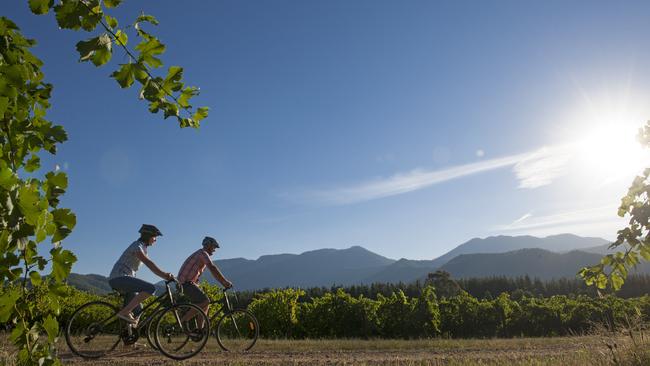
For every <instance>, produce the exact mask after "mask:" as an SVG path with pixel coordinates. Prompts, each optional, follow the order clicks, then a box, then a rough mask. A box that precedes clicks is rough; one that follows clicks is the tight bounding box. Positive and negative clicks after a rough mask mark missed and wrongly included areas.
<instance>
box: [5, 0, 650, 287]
mask: <svg viewBox="0 0 650 366" xmlns="http://www.w3.org/2000/svg"><path fill="white" fill-rule="evenodd" d="M7 4H8V6H7ZM142 10H144V11H145V12H147V13H150V14H153V15H155V16H156V17H157V18H158V19H159V20H160V23H161V24H160V26H158V27H157V29H156V30H155V33H156V34H157V35H159V37H160V38H161V40H162V41H163V43H165V44H166V45H167V52H166V54H165V56H164V61H165V64H166V65H167V66H170V65H182V66H184V67H185V69H186V73H185V78H186V80H187V82H188V83H190V84H192V85H198V86H200V87H201V91H202V93H201V95H200V96H199V97H197V98H196V100H195V104H196V105H207V106H210V107H211V113H210V117H209V118H208V119H207V120H205V121H204V122H203V124H202V126H201V128H200V129H199V130H190V129H184V130H180V129H179V128H178V126H177V125H176V124H175V122H174V121H172V120H167V121H165V120H162V116H160V115H151V114H149V113H148V112H147V110H146V105H145V104H144V103H142V102H141V101H139V100H138V99H137V90H135V89H134V90H127V91H124V90H120V89H119V88H118V86H117V84H116V83H115V81H114V80H112V79H110V78H108V77H107V76H108V74H110V72H112V70H113V68H114V67H115V65H116V63H117V62H125V60H126V58H125V57H124V55H123V54H122V53H121V52H120V51H116V52H115V54H114V57H113V62H112V63H111V64H109V65H108V66H106V67H103V68H95V67H94V66H92V65H90V64H85V63H78V62H77V59H78V55H77V53H76V51H75V48H74V46H75V44H76V42H77V41H79V40H81V39H85V38H89V37H90V36H91V35H89V34H86V33H85V32H70V31H60V30H58V29H57V27H56V24H55V21H54V19H53V16H52V15H51V14H50V15H47V16H41V17H37V16H34V15H31V14H30V13H29V10H28V7H27V2H26V1H23V0H10V1H9V2H7V3H6V4H5V6H3V9H2V12H1V13H2V15H5V16H8V17H9V18H11V19H13V20H14V21H15V22H16V23H17V24H18V25H19V26H20V27H21V29H22V31H23V32H24V33H25V34H26V35H27V36H29V37H32V38H36V39H37V40H38V42H39V45H38V46H37V47H36V48H35V52H36V54H37V55H38V56H40V57H41V58H42V59H43V60H44V61H45V67H44V70H45V73H46V77H47V80H48V81H49V82H51V83H53V84H54V86H55V89H54V96H53V107H52V108H51V109H50V111H49V114H48V115H49V117H50V118H51V119H52V120H54V121H56V122H58V123H60V124H62V125H64V126H65V128H66V130H67V131H68V133H69V137H70V140H69V141H68V142H67V143H65V144H64V145H63V146H62V147H61V149H60V153H59V154H58V155H57V156H56V157H54V158H52V159H45V160H44V161H45V164H46V167H47V168H50V169H52V168H54V166H55V165H58V166H59V167H60V168H61V169H63V170H65V171H67V173H68V174H69V176H70V180H71V184H70V189H69V191H68V193H67V195H66V197H65V199H64V201H63V202H64V204H65V206H67V207H70V208H72V209H73V210H74V211H75V212H76V214H77V217H78V224H77V227H76V229H75V231H74V233H73V234H72V235H71V236H70V238H69V239H68V240H67V241H66V243H65V246H67V247H69V248H71V249H72V250H73V251H74V252H75V253H77V255H78V257H79V262H78V263H77V264H76V265H75V267H74V271H75V272H79V273H99V274H104V275H107V274H108V272H109V271H110V268H111V266H112V265H113V263H114V261H115V260H116V259H117V257H118V256H119V255H120V253H121V252H122V250H123V249H124V248H125V247H126V246H127V245H128V244H129V243H130V242H131V241H133V240H134V239H135V238H136V237H137V229H138V227H139V226H140V224H142V223H151V224H155V225H157V226H158V227H159V228H160V229H161V230H162V231H163V233H164V234H165V235H164V237H162V238H161V239H160V240H159V241H158V243H157V244H156V246H155V247H154V248H153V249H152V250H151V251H150V256H151V257H152V258H153V259H154V261H156V262H157V263H159V264H160V266H161V267H162V268H163V269H165V270H169V271H171V272H176V271H177V269H178V267H179V266H180V264H181V263H182V261H183V260H184V258H185V257H186V255H189V254H190V253H191V252H192V251H193V250H195V248H198V247H199V245H200V241H201V239H202V237H203V236H204V235H211V236H214V237H216V238H217V239H218V240H219V241H220V242H221V243H222V249H221V250H220V251H219V252H217V254H216V257H217V258H233V257H245V258H250V259H255V258H257V257H259V256H260V255H264V254H274V253H301V252H304V251H307V250H313V249H319V248H347V247H350V246H352V245H361V246H363V247H365V248H367V249H369V250H372V251H374V252H376V253H379V254H381V255H384V256H387V257H390V258H395V259H398V258H402V257H405V258H409V259H432V258H435V257H437V256H439V255H441V254H444V253H445V252H446V251H448V250H450V249H452V248H453V247H455V246H457V245H459V244H461V243H463V242H465V241H467V240H469V239H471V238H473V237H486V236H491V235H500V234H504V235H515V234H531V235H538V236H545V235H552V234H558V233H565V232H571V233H575V234H578V235H585V236H600V237H604V238H607V239H612V238H614V237H615V233H616V230H617V229H618V228H620V227H622V225H623V224H624V220H623V221H622V220H621V219H619V218H617V216H616V207H617V205H618V203H619V200H620V197H621V196H622V195H623V194H624V193H625V191H626V189H627V186H628V184H629V182H630V181H631V179H632V178H633V177H634V175H635V173H637V172H638V171H640V169H641V168H643V167H644V166H645V165H646V163H647V161H648V155H647V153H645V152H644V151H642V150H641V149H640V147H638V146H637V144H636V143H635V142H634V134H635V131H636V129H637V128H638V127H640V126H641V125H642V124H643V123H644V122H645V121H646V120H647V119H649V117H650V105H649V103H648V101H649V100H650V99H648V95H649V94H650V87H649V86H650V74H649V73H648V71H647V69H648V68H647V67H645V66H646V65H645V60H648V59H650V54H649V53H650V52H649V50H650V47H648V41H647V40H648V36H649V35H650V22H648V21H647V19H648V14H649V13H650V4H648V3H647V2H627V1H622V2H615V3H614V2H598V1H571V2H568V1H539V2H529V1H527V2H522V1H493V2H480V1H444V2H443V1H377V0H373V1H344V0H337V1H295V0H294V1H275V0H274V1H189V0H188V1H184V2H183V5H182V6H179V3H178V2H172V1H151V0H149V1H133V0H127V1H125V3H124V4H123V6H122V7H121V8H120V9H119V11H118V12H116V13H113V14H112V15H116V16H117V17H118V19H119V20H120V22H121V23H122V24H126V23H127V22H128V21H131V20H132V19H134V18H135V16H136V15H137V14H139V12H140V11H142ZM93 35H94V34H93ZM133 38H135V37H133ZM132 41H133V39H132ZM142 272H143V273H142V274H141V275H140V276H142V277H143V278H145V279H150V280H153V279H154V276H153V275H152V274H151V273H150V272H149V271H148V270H142Z"/></svg>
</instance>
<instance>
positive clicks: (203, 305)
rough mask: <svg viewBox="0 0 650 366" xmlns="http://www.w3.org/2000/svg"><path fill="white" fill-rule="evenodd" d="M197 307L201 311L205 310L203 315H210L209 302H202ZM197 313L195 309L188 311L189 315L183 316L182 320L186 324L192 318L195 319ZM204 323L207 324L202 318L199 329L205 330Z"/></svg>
mask: <svg viewBox="0 0 650 366" xmlns="http://www.w3.org/2000/svg"><path fill="white" fill-rule="evenodd" d="M196 306H198V307H200V308H201V310H203V313H204V314H205V315H208V307H209V306H210V302H209V301H204V302H202V303H200V304H196ZM196 313H197V311H196V310H194V309H192V310H190V311H188V312H187V314H185V315H184V316H183V319H181V321H183V322H186V321H188V320H190V319H192V317H194V316H195V315H196ZM204 322H205V319H204V318H203V317H201V324H199V329H202V328H203V323H204Z"/></svg>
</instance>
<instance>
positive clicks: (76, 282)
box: [67, 273, 113, 295]
mask: <svg viewBox="0 0 650 366" xmlns="http://www.w3.org/2000/svg"><path fill="white" fill-rule="evenodd" d="M67 282H68V285H70V286H72V287H75V288H78V289H79V290H83V291H86V292H90V293H94V294H98V295H104V294H107V293H109V292H111V291H113V290H112V289H111V286H109V285H108V277H105V276H102V275H98V274H85V275H84V274H78V273H70V276H68V279H67Z"/></svg>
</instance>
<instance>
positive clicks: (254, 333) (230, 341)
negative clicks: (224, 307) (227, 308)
mask: <svg viewBox="0 0 650 366" xmlns="http://www.w3.org/2000/svg"><path fill="white" fill-rule="evenodd" d="M215 333H216V334H215V335H216V337H217V342H218V343H219V345H220V346H221V348H223V349H224V350H226V351H247V350H249V349H251V348H252V347H253V345H255V342H256V341H257V337H258V336H259V327H258V323H257V319H255V317H254V316H253V314H251V313H250V312H249V311H247V310H244V309H235V310H233V311H231V312H229V313H227V314H225V315H224V316H223V317H221V319H220V320H219V322H218V323H217V327H216V331H215Z"/></svg>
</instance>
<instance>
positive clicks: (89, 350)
mask: <svg viewBox="0 0 650 366" xmlns="http://www.w3.org/2000/svg"><path fill="white" fill-rule="evenodd" d="M172 282H176V283H177V284H178V282H177V281H176V280H175V279H173V280H168V281H165V287H166V291H165V292H164V293H163V294H161V295H159V296H157V297H156V298H155V299H154V301H153V302H151V303H149V304H147V305H146V306H145V307H144V308H143V309H142V312H141V313H140V314H141V315H140V321H139V322H138V324H137V325H136V326H133V325H130V324H127V323H126V322H125V321H123V320H121V319H120V318H118V317H117V312H118V311H119V308H118V307H117V306H115V305H113V304H110V303H108V302H104V301H91V302H89V303H86V304H84V305H81V306H80V307H79V308H77V309H76V310H75V311H74V312H73V313H72V316H71V317H70V320H69V321H68V323H67V325H66V327H65V340H66V343H67V344H68V347H69V348H70V350H71V351H72V353H74V354H76V355H78V356H81V357H83V358H90V359H93V358H100V357H102V356H104V355H105V354H107V353H108V352H111V351H113V350H114V349H115V348H116V347H117V345H118V344H119V343H120V341H122V342H124V344H125V345H131V344H134V343H135V342H136V341H137V340H138V339H139V338H140V333H141V331H142V330H146V337H147V342H148V343H149V345H150V346H151V347H152V348H154V349H157V350H159V351H160V352H161V353H162V354H164V355H165V356H167V357H169V358H172V359H175V360H184V359H187V358H190V357H192V356H194V355H196V354H197V353H199V352H200V351H201V349H203V347H204V346H205V344H206V342H207V340H208V336H209V329H210V328H209V327H210V320H209V318H208V317H207V315H205V314H204V313H203V311H201V309H200V308H199V307H198V306H196V305H193V304H187V303H176V301H175V299H174V296H173V294H172V291H171V289H170V286H169V284H170V283H172ZM149 310H150V311H149ZM197 310H198V311H197ZM189 311H195V312H196V314H195V315H194V316H192V318H191V319H190V320H189V321H186V322H182V321H181V319H182V318H183V316H184V315H185V314H186V313H187V312H189ZM145 313H148V314H147V315H145ZM197 317H199V318H202V319H197ZM201 320H202V321H201ZM199 324H203V325H204V326H203V328H200V327H199V326H198V325H199ZM164 341H166V342H164ZM188 344H189V345H190V347H189V349H187V350H183V349H184V347H185V346H186V345H188Z"/></svg>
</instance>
